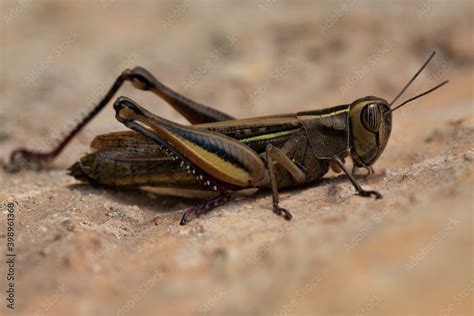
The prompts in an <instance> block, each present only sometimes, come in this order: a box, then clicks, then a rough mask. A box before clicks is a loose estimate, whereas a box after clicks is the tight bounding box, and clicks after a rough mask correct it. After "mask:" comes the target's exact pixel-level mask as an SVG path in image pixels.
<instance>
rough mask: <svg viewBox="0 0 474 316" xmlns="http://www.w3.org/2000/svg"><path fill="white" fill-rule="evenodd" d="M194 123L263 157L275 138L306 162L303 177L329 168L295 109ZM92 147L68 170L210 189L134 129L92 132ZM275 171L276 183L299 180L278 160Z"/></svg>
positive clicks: (103, 179)
mask: <svg viewBox="0 0 474 316" xmlns="http://www.w3.org/2000/svg"><path fill="white" fill-rule="evenodd" d="M194 126H195V127H196V128H201V129H205V130H210V131H214V132H218V133H222V134H224V135H226V136H229V137H232V138H234V139H236V140H239V141H241V142H242V143H244V144H246V145H247V146H249V147H251V148H252V149H253V150H254V151H255V152H257V153H258V154H259V155H260V156H261V158H262V160H263V161H265V159H266V158H265V149H266V147H267V145H268V144H270V143H271V144H273V145H274V146H276V147H278V148H280V149H281V150H282V151H283V152H284V153H285V154H286V155H287V156H288V157H289V158H290V159H292V160H293V161H294V163H295V164H296V165H298V166H304V169H306V175H307V176H306V179H305V181H304V182H302V183H309V182H313V181H315V180H317V179H319V178H320V177H322V176H323V175H324V174H325V173H326V172H327V171H328V169H329V162H328V160H321V159H317V158H316V157H315V156H314V154H313V152H312V150H311V144H310V143H309V140H308V137H307V136H306V132H305V130H304V128H303V126H302V124H301V123H300V122H299V121H298V119H297V118H296V115H294V114H293V115H281V116H271V117H263V118H253V119H242V120H234V121H230V122H217V123H208V124H197V125H194ZM284 132H288V134H284ZM272 134H273V135H276V136H274V137H269V138H265V136H266V135H272ZM281 134H284V135H281ZM278 135H281V136H278ZM259 137H260V138H259ZM91 148H92V149H93V150H94V152H93V153H92V154H88V155H86V156H84V157H83V158H82V159H81V160H80V161H79V162H78V163H77V164H76V165H75V166H73V167H72V168H71V174H72V175H73V176H75V177H76V178H78V179H80V180H83V181H89V182H92V183H96V184H100V185H107V186H145V185H146V186H168V187H176V188H185V189H199V190H210V188H209V187H208V186H204V185H202V183H201V182H200V181H197V180H196V178H195V177H194V176H192V175H191V174H190V173H189V171H188V170H186V169H185V168H182V167H180V163H179V162H178V161H173V160H172V157H171V156H170V155H168V154H166V153H165V152H164V151H163V150H162V149H161V148H160V146H159V145H157V144H155V143H154V142H153V141H151V140H149V139H147V138H146V137H144V136H142V135H140V134H138V133H136V132H133V131H124V132H114V133H109V134H104V135H99V136H96V138H95V139H94V141H93V142H92V144H91ZM275 171H276V178H277V184H278V188H284V187H290V186H295V185H298V184H302V183H296V182H295V180H294V179H293V177H292V176H291V174H290V173H289V172H288V171H287V170H286V169H284V168H282V167H280V166H278V165H277V166H276V170H275ZM270 186H271V184H270V182H267V183H266V184H265V185H264V186H263V187H267V188H269V187H270Z"/></svg>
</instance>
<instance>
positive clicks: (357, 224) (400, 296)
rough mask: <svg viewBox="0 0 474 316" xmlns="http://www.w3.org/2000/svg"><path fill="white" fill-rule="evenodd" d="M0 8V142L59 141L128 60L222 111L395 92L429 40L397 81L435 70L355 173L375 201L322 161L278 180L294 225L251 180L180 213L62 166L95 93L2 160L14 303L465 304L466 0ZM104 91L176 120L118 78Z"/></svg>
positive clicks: (75, 113) (40, 306) (470, 280)
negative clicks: (11, 204) (314, 179)
mask: <svg viewBox="0 0 474 316" xmlns="http://www.w3.org/2000/svg"><path fill="white" fill-rule="evenodd" d="M0 12H1V13H0V19H1V21H0V48H1V50H0V53H1V59H0V121H1V124H0V146H1V157H0V158H2V159H7V157H8V154H9V152H10V151H11V150H13V149H14V148H16V147H18V146H26V147H34V148H37V149H46V148H48V147H49V146H51V145H52V144H55V142H56V140H57V139H58V138H59V137H60V136H61V135H62V133H63V132H65V131H67V130H68V129H69V128H70V127H71V126H73V123H74V122H75V121H77V120H78V119H79V118H80V117H81V115H82V114H83V113H85V112H86V111H87V110H88V109H90V108H91V107H92V105H93V104H94V103H95V102H97V100H99V99H100V98H101V97H102V96H103V94H104V93H105V92H106V90H107V89H108V88H109V86H110V85H111V83H112V82H113V80H114V79H115V78H116V76H117V75H118V74H120V72H121V71H122V70H124V69H125V68H133V67H134V66H136V65H140V66H143V67H145V68H147V69H148V70H150V71H151V72H152V73H153V74H154V75H155V76H156V77H157V78H158V79H159V80H161V81H162V82H164V83H165V84H166V85H168V86H170V87H171V88H173V89H175V90H177V91H179V92H181V93H182V94H184V95H186V96H188V97H191V98H192V99H194V100H196V101H199V102H201V103H204V104H208V105H210V106H213V107H216V108H218V109H219V110H221V111H224V112H227V113H229V114H231V115H233V116H235V117H251V116H259V115H267V114H276V113H286V112H297V111H302V110H311V109H318V108H324V107H330V106H335V105H338V104H345V103H350V102H351V101H353V100H354V99H356V98H360V97H363V96H366V95H375V96H379V97H383V98H386V99H387V100H389V101H390V100H391V99H392V98H393V97H394V96H395V95H396V94H397V93H398V91H399V90H400V89H401V88H402V86H403V85H404V84H405V83H406V81H407V80H408V79H409V78H410V77H411V76H412V75H413V74H414V73H415V72H416V70H417V69H418V67H419V66H421V64H422V63H423V61H424V60H425V59H426V58H427V57H428V56H429V54H430V53H431V52H432V51H433V50H436V51H437V53H438V54H437V55H436V57H435V59H434V60H433V61H432V63H431V64H430V65H429V67H428V69H427V70H426V71H425V72H424V73H423V74H422V75H421V76H420V77H419V79H418V80H417V81H416V82H415V84H414V85H413V86H412V87H411V88H410V89H409V90H408V91H407V93H406V94H405V96H404V98H408V97H409V96H413V95H414V94H415V93H416V92H419V91H422V90H426V89H428V88H430V87H432V86H434V85H436V84H437V83H439V82H441V81H443V80H445V79H449V80H450V83H449V84H448V85H447V86H445V87H443V88H442V89H440V90H438V91H436V92H435V93H433V94H431V95H429V96H427V97H425V98H423V99H420V100H419V101H416V102H415V103H414V104H411V105H410V106H407V107H406V108H404V109H403V110H400V111H397V113H396V114H395V116H394V127H393V131H392V136H391V139H390V141H389V144H388V147H387V149H386V150H385V153H384V154H383V155H382V157H381V158H380V160H379V161H378V162H377V164H376V165H375V166H374V167H375V169H376V174H375V175H374V176H373V177H372V178H369V179H366V180H364V179H361V181H362V183H363V184H364V185H365V186H368V187H371V188H377V190H379V191H381V192H382V193H383V194H384V196H385V199H384V200H382V201H377V202H374V201H373V200H370V199H362V198H358V197H355V196H353V191H352V190H353V189H352V187H351V185H350V184H349V183H348V181H347V180H345V179H344V177H336V178H335V177H334V175H333V176H332V177H330V178H328V179H326V180H324V181H323V182H322V183H321V184H320V185H319V186H310V187H305V188H299V189H295V190H289V191H286V192H283V195H282V205H283V206H284V207H288V208H290V209H291V210H293V214H294V215H295V219H294V220H293V221H292V222H289V223H287V222H284V221H282V220H280V219H279V218H277V217H276V216H274V215H273V214H272V212H271V210H270V205H271V203H270V196H269V195H268V194H267V193H265V192H264V193H260V194H257V195H256V196H255V197H252V198H249V199H242V200H238V201H235V202H233V203H229V204H228V205H227V206H223V207H220V208H218V209H217V210H215V211H213V212H211V213H209V214H208V215H205V216H202V217H201V218H200V219H198V220H197V221H194V222H192V224H190V225H188V226H186V227H179V226H178V220H179V218H180V216H181V214H182V211H183V210H185V209H186V208H188V207H190V206H192V205H193V203H194V202H193V201H187V200H180V199H172V198H163V197H160V196H156V195H154V194H150V193H143V192H131V193H129V192H123V191H119V190H109V189H103V188H93V187H88V186H80V185H77V182H76V181H75V180H74V179H72V178H70V177H68V176H67V175H66V174H65V169H66V168H67V167H69V166H70V165H71V164H72V163H73V162H74V161H76V160H77V159H78V158H79V157H80V156H81V155H82V154H84V153H85V152H87V151H88V150H89V149H88V146H89V143H90V141H91V140H92V139H93V137H94V135H97V134H100V133H106V132H110V131H114V130H123V126H122V125H121V124H120V123H118V122H116V121H115V119H114V111H113V109H112V108H111V107H109V108H107V109H105V110H104V111H103V113H101V114H100V115H99V116H98V117H97V118H96V119H94V121H93V122H92V123H91V124H90V125H89V126H88V127H87V128H86V129H85V130H84V131H83V132H81V134H80V135H79V136H78V137H77V138H76V140H75V141H74V142H73V143H72V145H71V146H70V147H68V148H67V150H66V151H65V152H64V153H63V154H62V155H61V156H60V158H59V159H57V160H56V161H55V162H54V163H53V165H52V167H51V168H50V169H48V170H46V171H42V172H39V173H38V172H34V171H22V172H20V173H17V174H6V173H1V174H0V180H1V182H0V189H1V190H0V198H1V200H2V201H12V200H14V201H17V202H18V209H17V219H16V227H17V228H16V229H17V231H18V239H17V240H16V243H17V248H18V254H17V266H16V267H17V281H16V286H17V294H16V303H17V309H16V310H15V313H17V314H19V315H30V314H33V315H50V314H53V315H54V314H57V315H61V314H70V315H126V314H130V315H140V314H144V315H166V314H180V315H181V314H182V315H188V314H193V315H214V314H215V315H220V314H226V315H253V314H265V315H266V314H274V315H275V314H276V315H354V314H355V315H400V314H410V315H468V314H472V308H473V305H472V304H473V301H472V296H473V286H474V276H473V269H472V267H473V243H472V239H473V234H472V228H473V217H472V202H473V201H472V190H473V188H474V186H473V183H474V181H473V180H474V177H473V166H472V160H473V157H474V152H473V146H472V140H473V137H472V136H473V112H472V109H473V108H472V101H473V91H472V89H473V65H474V63H473V61H474V41H473V17H474V8H473V3H472V1H469V0H449V1H448V0H445V1H443V0H421V1H404V0H399V1H375V0H365V1H364V0H342V1H329V0H328V1H304V0H297V1H289V0H287V1H284V0H255V1H250V0H248V1H247V0H244V1H230V0H229V1H224V0H199V1H191V0H178V1H171V0H170V1H168V0H164V1H151V0H138V1H131V0H130V1H121V0H97V1H93V0H77V1H65V0H64V1H52V0H39V1H31V0H0ZM118 95H126V96H129V97H131V98H132V99H134V100H136V101H138V102H139V103H140V104H142V105H143V106H145V107H146V108H148V109H150V110H151V111H153V112H154V113H156V114H158V115H161V116H164V117H166V118H168V119H171V120H175V121H177V122H180V123H186V121H185V120H184V119H183V118H182V117H180V116H179V114H177V113H176V112H175V111H174V110H173V109H172V108H171V107H169V106H168V105H166V104H165V103H164V102H163V101H161V100H159V99H157V98H156V97H155V96H153V95H151V94H148V93H146V92H142V91H137V90H135V89H134V88H133V87H131V86H130V85H126V86H125V87H124V88H123V89H122V90H121V91H120V92H119V94H118ZM118 95H117V96H118ZM404 98H402V99H404ZM156 215H160V216H159V222H158V223H157V225H154V224H152V223H150V220H151V219H153V218H154V216H156ZM3 221H4V217H3V216H2V230H3V228H4V227H5V225H4V222H3ZM0 237H1V239H2V241H1V242H2V251H3V244H4V240H5V235H4V234H2V235H1V236H0ZM0 269H5V266H4V265H2V266H1V268H0ZM0 271H2V273H3V272H4V270H0ZM1 292H2V294H1V295H4V291H3V285H2V291H1ZM2 302H4V300H3V299H2ZM0 308H2V309H4V308H5V306H2V307H0Z"/></svg>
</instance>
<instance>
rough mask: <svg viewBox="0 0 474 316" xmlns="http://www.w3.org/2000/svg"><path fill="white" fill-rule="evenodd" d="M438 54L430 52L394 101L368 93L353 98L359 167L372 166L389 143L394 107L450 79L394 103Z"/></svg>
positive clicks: (352, 122)
mask: <svg viewBox="0 0 474 316" xmlns="http://www.w3.org/2000/svg"><path fill="white" fill-rule="evenodd" d="M435 54H436V53H435V52H433V53H431V55H430V57H428V59H427V60H426V61H425V63H424V64H423V65H422V66H421V68H420V69H419V70H418V71H417V72H416V73H415V75H414V76H413V77H412V78H411V79H410V80H409V81H408V82H407V83H406V84H405V86H404V87H403V88H402V90H401V91H400V92H399V93H398V95H397V96H396V97H395V99H393V101H392V102H390V103H388V102H387V101H385V100H384V99H382V98H377V97H365V98H362V99H358V100H355V101H354V102H352V104H351V105H350V111H349V120H350V125H351V129H352V150H351V155H352V159H353V161H354V165H355V166H356V167H367V166H370V165H372V164H373V163H374V162H375V161H376V160H377V159H378V158H379V157H380V155H381V154H382V152H383V150H384V149H385V146H386V145H387V142H388V138H389V136H390V131H391V130H392V112H393V111H395V110H397V109H399V108H401V107H402V106H404V105H405V104H407V103H410V102H411V101H413V100H416V99H418V98H420V97H422V96H424V95H427V94H428V93H430V92H432V91H434V90H436V89H438V88H439V87H441V86H443V85H445V84H446V83H448V81H447V80H446V81H443V82H442V83H440V84H438V85H437V86H435V87H433V88H431V89H429V90H428V91H425V92H423V93H420V94H418V95H416V96H414V97H411V98H409V99H408V100H406V101H404V102H402V103H401V104H399V105H397V106H394V103H395V102H396V101H397V100H398V99H399V98H400V97H401V96H402V95H403V93H404V92H405V91H406V90H407V89H408V87H409V86H410V85H411V84H412V83H413V81H415V79H416V77H418V75H419V74H420V73H421V72H422V71H423V69H425V67H426V65H428V63H429V62H430V60H431V59H432V58H433V57H434V55H435Z"/></svg>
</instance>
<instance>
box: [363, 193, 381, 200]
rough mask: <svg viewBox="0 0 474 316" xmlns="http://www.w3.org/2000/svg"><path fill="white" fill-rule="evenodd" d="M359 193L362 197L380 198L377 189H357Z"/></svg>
mask: <svg viewBox="0 0 474 316" xmlns="http://www.w3.org/2000/svg"><path fill="white" fill-rule="evenodd" d="M359 195H360V196H363V197H372V196H373V197H374V198H375V199H376V200H378V199H381V198H382V194H380V193H378V192H377V191H359Z"/></svg>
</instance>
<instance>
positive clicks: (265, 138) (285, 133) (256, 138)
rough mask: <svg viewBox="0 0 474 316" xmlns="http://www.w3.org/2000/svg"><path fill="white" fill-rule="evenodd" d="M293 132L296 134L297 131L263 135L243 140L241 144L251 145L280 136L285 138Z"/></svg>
mask: <svg viewBox="0 0 474 316" xmlns="http://www.w3.org/2000/svg"><path fill="white" fill-rule="evenodd" d="M293 132H295V130H291V131H283V132H277V133H272V134H263V135H259V136H254V137H249V138H245V139H241V140H240V142H241V143H250V142H255V141H259V140H267V139H272V138H276V137H280V136H285V135H288V134H291V133H293Z"/></svg>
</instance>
